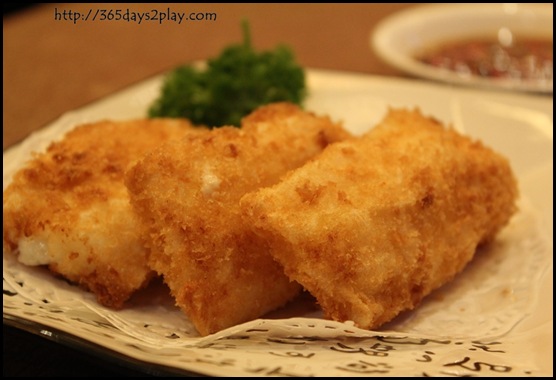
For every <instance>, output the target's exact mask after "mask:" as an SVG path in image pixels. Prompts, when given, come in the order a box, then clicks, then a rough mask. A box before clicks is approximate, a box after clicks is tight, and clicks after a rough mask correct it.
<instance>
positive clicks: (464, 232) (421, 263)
mask: <svg viewBox="0 0 556 380" xmlns="http://www.w3.org/2000/svg"><path fill="white" fill-rule="evenodd" d="M516 197H517V185H516V180H515V179H514V176H513V174H512V171H511V168H510V166H509V164H508V161H507V160H506V159H505V158H503V157H501V156H500V155H498V154H497V153H495V152H493V151H492V150H491V149H489V148H487V147H485V146H484V145H483V144H481V143H480V142H476V141H472V140H471V139H469V138H467V137H464V136H462V135H460V134H458V133H456V132H455V131H454V130H450V129H445V128H444V127H443V126H442V125H441V124H440V123H438V122H437V121H435V120H433V119H431V118H426V117H424V116H423V115H422V114H421V113H420V112H419V111H407V110H391V111H390V112H389V114H388V115H387V117H386V118H385V119H384V120H383V121H382V123H381V124H380V125H378V126H377V127H375V128H374V129H372V130H371V131H369V132H368V133H367V134H365V135H364V136H362V137H361V138H360V139H352V140H349V141H346V142H339V143H337V144H334V145H331V146H330V147H328V148H327V149H326V150H325V151H324V152H323V153H322V154H321V155H320V156H319V157H318V158H317V159H315V160H314V161H312V162H310V163H308V164H306V165H305V166H303V167H301V168H299V169H297V170H294V171H292V172H290V173H289V174H288V175H287V176H286V177H285V178H284V179H283V181H281V182H280V183H278V184H277V185H275V186H272V187H269V188H264V189H260V190H258V191H255V192H252V193H250V194H247V195H245V196H244V197H243V198H242V199H241V201H240V205H241V209H242V212H243V215H244V216H245V218H247V219H248V223H250V224H252V225H253V228H254V229H255V231H256V233H257V234H258V235H259V236H260V237H262V238H263V239H264V240H266V241H268V244H269V245H270V249H271V254H272V255H273V257H274V258H276V260H277V261H279V262H280V263H281V264H282V265H283V266H284V270H285V273H286V274H287V275H288V276H289V277H290V278H291V279H292V280H295V281H298V282H299V283H300V284H302V285H303V286H304V287H305V288H306V289H307V290H308V291H309V292H311V293H312V294H313V295H314V296H315V298H316V299H317V301H318V302H319V304H320V305H321V307H322V309H323V312H324V314H325V315H326V316H327V317H329V318H331V319H334V320H337V321H347V320H352V321H354V322H355V324H356V325H357V326H359V327H361V328H367V329H371V328H378V327H379V326H381V325H382V324H384V323H385V322H388V321H390V320H391V319H392V318H394V317H395V316H396V315H398V314H399V313H400V312H402V311H404V310H410V309H413V308H415V307H416V306H417V305H418V304H419V303H420V301H421V300H422V299H423V298H424V297H425V296H426V295H427V294H429V293H430V292H431V291H432V290H434V289H436V288H438V287H440V286H442V285H443V284H445V283H446V282H448V281H450V280H451V279H452V278H453V277H454V276H455V275H456V274H457V273H458V272H460V271H461V270H462V269H463V268H464V267H465V265H466V264H467V263H468V262H469V261H470V260H471V259H472V258H473V256H474V253H475V250H476V248H477V246H478V245H480V244H482V243H485V242H487V241H489V240H491V239H493V238H494V236H495V235H496V233H497V232H498V231H499V230H500V229H501V228H502V227H503V226H504V225H506V224H507V223H508V221H509V219H510V217H511V215H512V214H513V213H514V211H515V210H516V206H515V201H516Z"/></svg>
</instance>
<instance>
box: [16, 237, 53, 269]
mask: <svg viewBox="0 0 556 380" xmlns="http://www.w3.org/2000/svg"><path fill="white" fill-rule="evenodd" d="M17 260H18V261H19V262H20V263H21V264H24V265H32V266H35V265H46V264H49V263H50V256H49V255H48V246H47V244H46V242H45V241H44V240H41V239H37V238H33V237H27V238H23V239H21V240H20V241H19V256H18V257H17Z"/></svg>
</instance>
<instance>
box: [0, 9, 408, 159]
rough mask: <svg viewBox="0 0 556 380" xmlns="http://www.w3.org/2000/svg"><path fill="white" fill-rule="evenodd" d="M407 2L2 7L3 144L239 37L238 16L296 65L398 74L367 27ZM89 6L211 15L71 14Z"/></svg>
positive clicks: (259, 41) (263, 44) (260, 45)
mask: <svg viewBox="0 0 556 380" xmlns="http://www.w3.org/2000/svg"><path fill="white" fill-rule="evenodd" d="M409 6H413V5H407V4H349V5H341V4H318V5H312V4H270V5H267V4H225V5H222V4H156V5H154V4H152V3H151V4H133V5H128V4H98V5H94V4H74V5H68V4H65V5H64V4H41V5H39V6H36V7H32V8H29V9H25V10H23V11H20V12H17V13H14V14H10V15H8V16H7V17H4V112H3V117H4V123H3V138H4V139H3V140H4V142H3V144H4V149H6V147H8V146H10V145H12V144H14V143H17V142H18V141H21V140H22V139H24V138H25V137H26V136H27V135H29V133H30V132H32V131H34V130H36V129H39V128H41V127H43V126H44V125H45V124H47V123H49V122H51V121H53V120H54V119H56V118H58V117H59V116H60V115H61V114H63V113H64V112H67V111H69V110H72V109H75V108H77V107H80V106H83V105H85V104H87V103H90V102H91V101H94V100H95V99H100V98H102V97H104V96H106V95H108V94H110V93H113V92H115V91H117V90H119V89H122V88H124V87H126V86H128V85H130V84H132V83H135V82H138V81H141V80H143V79H145V78H148V77H150V76H152V75H154V74H157V73H160V72H163V71H166V70H169V69H171V68H173V67H175V66H176V65H179V64H183V63H187V62H190V61H193V60H197V59H205V58H210V57H213V56H216V55H217V54H218V53H219V52H220V51H221V49H222V48H223V47H224V46H226V45H229V44H231V43H237V42H240V41H241V38H242V36H241V33H242V32H241V20H242V19H244V18H245V19H247V20H249V23H250V25H251V34H252V40H253V44H254V46H255V48H256V49H270V48H273V47H275V46H276V45H278V44H281V43H285V44H287V45H290V46H291V47H292V49H293V50H294V52H295V54H296V57H297V60H298V62H299V63H300V64H301V65H303V66H305V67H313V68H325V69H335V70H348V71H355V72H361V73H370V74H378V75H389V76H403V74H402V73H401V72H400V71H398V70H397V69H394V68H392V67H389V66H388V65H387V64H386V63H384V62H382V61H381V60H380V59H379V58H378V57H377V56H376V55H375V54H374V53H373V52H372V51H371V49H370V46H369V34H370V33H371V31H372V29H373V28H374V27H375V25H376V24H377V22H378V21H380V20H381V19H383V18H384V17H385V16H388V15H390V14H391V13H393V12H396V11H399V10H401V9H404V8H407V7H409ZM90 9H91V10H92V11H93V13H96V10H97V9H100V10H103V9H105V10H107V11H108V10H112V11H113V12H115V11H118V10H120V11H121V12H126V11H127V10H129V11H130V12H131V11H134V12H150V11H152V10H157V11H166V10H167V9H170V11H175V12H186V13H187V14H190V13H192V12H196V13H204V12H210V13H213V14H216V20H213V21H210V20H205V21H183V22H182V23H181V25H180V24H178V23H176V22H170V21H167V22H164V23H159V22H153V21H151V22H146V21H143V22H141V24H139V23H138V22H135V23H134V22H126V21H114V20H112V21H110V20H100V17H98V18H97V20H96V21H91V20H89V21H75V20H73V19H75V15H76V12H77V13H79V14H81V15H84V14H86V13H88V12H89V10H90ZM64 12H65V13H64ZM70 12H71V13H70ZM64 18H66V20H64ZM70 19H71V20H70Z"/></svg>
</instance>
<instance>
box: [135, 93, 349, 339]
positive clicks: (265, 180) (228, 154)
mask: <svg viewBox="0 0 556 380" xmlns="http://www.w3.org/2000/svg"><path fill="white" fill-rule="evenodd" d="M347 137H349V134H348V133H347V132H346V131H345V130H344V129H343V128H341V126H340V125H337V124H334V123H332V122H331V121H330V119H329V118H327V117H319V116H316V115H313V114H310V113H306V112H303V111H301V110H300V109H299V108H298V107H296V106H294V105H291V104H287V103H277V104H272V105H268V106H264V107H262V108H260V109H258V110H256V111H255V112H254V113H252V114H251V115H249V116H247V117H246V118H245V119H244V120H243V123H242V128H241V129H238V128H233V127H222V128H218V129H214V130H212V131H211V132H210V133H209V134H207V135H200V136H188V137H186V138H185V139H183V140H182V141H179V142H171V143H168V144H165V145H164V146H161V147H160V148H159V149H157V150H156V151H154V152H152V153H151V154H149V155H147V156H146V157H144V158H143V159H142V160H141V161H140V162H139V163H138V164H137V165H136V166H135V167H133V168H132V169H131V170H130V171H129V173H128V176H127V180H126V184H127V186H128V189H129V190H130V194H131V200H132V204H133V205H134V207H135V209H136V210H137V212H138V215H140V217H141V218H142V220H143V221H144V222H145V224H146V225H147V226H148V230H149V233H148V236H149V241H148V242H147V243H148V245H149V246H150V248H151V253H150V259H149V262H150V264H151V266H152V267H153V268H154V269H155V270H156V271H157V272H158V273H160V274H162V275H163V277H164V280H165V282H166V283H167V284H168V286H169V288H170V290H171V293H172V295H173V296H174V297H175V299H176V304H177V305H178V306H179V307H180V308H181V309H182V310H183V311H184V312H185V314H186V315H187V316H188V317H189V319H190V320H191V321H192V323H193V324H194V325H195V327H196V328H197V330H198V331H199V333H200V334H202V335H207V334H210V333H214V332H217V331H219V330H221V329H224V328H227V327H230V326H233V325H236V324H238V323H242V322H245V321H248V320H252V319H255V318H258V317H260V316H262V315H263V314H264V313H266V312H268V311H271V310H273V309H275V308H277V307H280V306H282V305H283V304H285V303H286V302H287V301H288V300H290V299H292V298H293V297H294V296H295V295H296V294H298V292H299V290H300V286H299V285H298V284H296V283H295V282H291V281H290V280H289V279H288V278H287V277H286V276H285V275H284V273H283V270H282V268H281V267H280V266H279V265H278V264H277V263H276V262H275V261H274V260H273V259H272V257H271V256H270V255H269V254H268V253H267V249H266V247H265V242H264V241H262V240H260V239H258V238H257V237H256V236H255V235H253V234H252V232H251V230H250V227H249V225H246V224H245V223H244V222H243V220H242V218H241V215H240V212H239V203H238V202H239V199H240V198H241V196H243V195H244V194H245V193H247V192H248V191H251V190H254V189H257V188H259V187H261V186H268V185H272V184H274V183H276V182H277V181H278V180H279V178H280V176H282V175H283V174H284V173H286V171H288V170H290V169H293V168H296V167H299V166H301V165H302V164H303V163H305V162H306V161H307V160H309V159H311V158H312V157H314V156H315V155H316V154H318V153H319V152H321V151H322V150H323V149H324V147H325V146H327V145H328V144H329V143H331V142H334V141H337V140H340V139H345V138H347Z"/></svg>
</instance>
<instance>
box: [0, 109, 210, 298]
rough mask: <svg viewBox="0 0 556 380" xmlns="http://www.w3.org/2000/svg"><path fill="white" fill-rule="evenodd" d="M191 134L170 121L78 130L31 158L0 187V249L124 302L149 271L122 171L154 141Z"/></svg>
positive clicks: (192, 130)
mask: <svg viewBox="0 0 556 380" xmlns="http://www.w3.org/2000/svg"><path fill="white" fill-rule="evenodd" d="M197 131H198V130H197V129H196V128H193V127H191V124H190V123H189V122H188V121H185V120H171V119H156V120H133V121H126V122H112V121H102V122H98V123H91V124H86V125H82V126H78V127H76V128H75V129H74V130H72V131H70V132H69V133H67V134H66V135H65V136H64V137H63V138H62V139H61V140H60V141H58V142H54V143H52V144H51V145H50V146H49V147H48V149H47V151H46V152H44V153H41V154H37V155H35V157H34V158H33V159H32V160H31V161H30V162H28V163H27V165H26V166H25V167H24V168H22V169H21V170H20V171H19V172H18V173H16V174H15V176H14V178H13V182H12V183H11V184H10V185H9V187H8V188H7V189H6V190H5V191H4V210H3V219H4V221H3V228H4V232H3V246H4V252H12V253H14V254H16V255H18V260H19V261H20V262H21V263H23V264H26V265H47V266H48V267H49V268H50V270H51V271H52V272H54V273H56V274H59V275H61V276H63V277H65V278H66V279H68V280H70V281H71V282H74V283H76V284H79V285H80V286H81V287H83V288H84V289H87V290H89V291H91V292H92V293H94V294H95V295H96V298H97V300H98V302H99V303H101V304H103V305H105V306H109V307H114V308H120V307H122V306H123V304H124V302H125V301H126V300H127V299H128V298H129V297H130V296H131V295H132V293H133V292H135V291H136V290H137V289H139V288H141V287H143V286H144V285H146V284H147V282H148V281H149V279H151V277H152V276H153V274H154V272H153V271H152V270H151V269H150V268H149V267H148V265H147V258H146V250H145V248H144V247H143V245H142V242H141V238H140V231H141V230H140V228H139V226H140V225H139V223H138V220H137V217H136V216H135V215H134V213H133V209H132V208H131V205H130V203H129V195H128V193H127V189H126V187H125V185H124V172H125V170H126V169H127V167H128V166H129V165H130V164H131V163H132V162H134V161H135V160H137V159H138V158H139V157H140V156H141V155H143V154H144V153H146V152H147V151H148V150H150V149H153V148H154V147H156V146H157V145H158V144H160V143H162V142H164V141H167V140H171V139H176V138H178V137H182V136H184V135H186V134H188V133H194V134H195V133H200V132H197Z"/></svg>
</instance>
